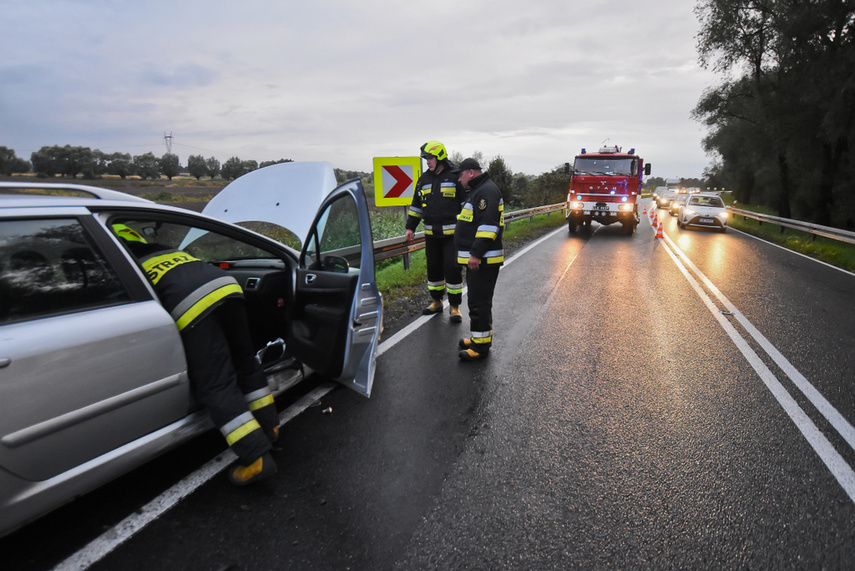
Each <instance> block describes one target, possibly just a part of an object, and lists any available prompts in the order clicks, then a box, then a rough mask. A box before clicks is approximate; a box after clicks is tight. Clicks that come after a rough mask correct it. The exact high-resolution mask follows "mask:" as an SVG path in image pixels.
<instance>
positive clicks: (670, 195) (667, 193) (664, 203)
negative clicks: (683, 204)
mask: <svg viewBox="0 0 855 571" xmlns="http://www.w3.org/2000/svg"><path fill="white" fill-rule="evenodd" d="M659 188H662V189H663V190H662V192H661V193H654V194H653V202H654V203H655V204H656V208H668V207H669V206H671V201H672V200H674V198H676V196H677V193H676V192H675V191H673V190H664V189H665V187H664V186H662V187H659Z"/></svg>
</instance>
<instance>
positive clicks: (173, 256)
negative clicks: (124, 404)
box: [112, 224, 279, 486]
mask: <svg viewBox="0 0 855 571" xmlns="http://www.w3.org/2000/svg"><path fill="white" fill-rule="evenodd" d="M112 227H113V231H114V232H115V233H116V235H117V236H119V237H120V238H122V239H123V240H124V242H125V244H126V245H127V246H128V249H129V250H131V252H132V253H133V254H134V255H135V256H136V257H137V259H138V261H139V262H140V264H141V265H142V267H143V270H144V271H145V274H146V276H147V277H148V279H149V280H150V281H151V283H152V285H153V286H154V290H155V292H156V293H157V295H158V297H159V298H160V301H161V303H162V304H163V307H164V309H166V311H168V312H169V313H170V314H171V315H172V317H173V318H174V319H175V323H176V325H177V326H178V330H179V332H180V334H181V341H182V343H183V345H184V354H185V357H186V359H187V373H188V375H189V377H190V384H191V386H192V387H193V392H194V394H195V396H196V398H197V399H198V400H199V402H201V403H202V404H203V405H204V406H205V408H206V409H207V411H208V414H209V415H210V417H211V420H212V421H213V422H214V424H215V425H216V426H217V428H218V429H219V430H220V433H221V434H222V435H223V436H224V437H225V439H226V442H227V443H228V445H229V446H230V447H231V449H232V450H233V451H234V453H235V454H236V455H237V457H238V466H236V467H235V468H233V469H232V470H230V471H229V480H230V481H231V482H232V483H233V484H235V485H237V486H245V485H247V484H250V483H253V482H256V481H258V480H261V479H264V478H266V477H268V476H272V475H273V474H275V473H276V463H275V462H274V461H273V458H272V457H271V455H270V450H271V448H272V444H273V442H275V441H276V440H277V438H278V437H279V417H278V414H277V412H276V405H275V403H274V401H273V394H272V393H271V391H270V388H269V387H268V385H267V379H266V378H265V375H264V372H263V371H262V370H261V366H260V364H259V363H258V361H257V360H256V359H255V351H254V349H253V346H252V342H251V337H250V330H249V321H248V318H247V313H246V308H245V306H244V297H243V290H242V289H241V287H240V285H239V284H238V282H237V280H235V279H234V278H233V277H231V276H229V275H228V273H227V272H225V271H224V270H221V269H220V268H217V267H215V266H213V265H211V264H208V263H205V262H203V261H201V260H199V259H197V258H194V257H193V256H191V255H190V254H188V253H186V252H182V251H180V250H176V249H174V248H169V247H168V246H164V245H162V244H157V243H149V242H148V241H146V240H145V238H143V237H142V236H141V235H140V234H139V233H138V232H136V231H135V230H133V229H132V228H131V227H130V226H128V225H126V224H113V226H112Z"/></svg>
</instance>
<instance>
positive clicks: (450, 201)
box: [406, 163, 466, 237]
mask: <svg viewBox="0 0 855 571" xmlns="http://www.w3.org/2000/svg"><path fill="white" fill-rule="evenodd" d="M451 170H452V168H451V165H450V164H448V163H446V165H445V168H444V169H443V171H442V172H441V173H439V174H436V173H435V172H434V171H425V172H424V173H422V176H420V177H419V180H418V182H417V183H416V186H415V192H414V193H413V202H412V204H411V205H410V209H409V211H408V213H407V214H408V215H407V224H406V228H407V230H412V231H413V232H415V231H416V228H418V226H419V222H421V221H424V227H425V235H426V236H436V237H439V236H447V237H451V236H452V235H454V225H455V223H456V221H457V213H458V212H460V205H461V203H462V202H463V200H464V198H465V196H466V191H465V190H464V189H463V187H462V186H460V184H459V183H458V182H457V178H458V175H457V173H454V172H451Z"/></svg>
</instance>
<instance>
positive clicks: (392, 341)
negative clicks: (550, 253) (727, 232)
mask: <svg viewBox="0 0 855 571" xmlns="http://www.w3.org/2000/svg"><path fill="white" fill-rule="evenodd" d="M563 230H565V227H564V226H560V227H558V228H556V229H555V230H553V231H552V232H550V233H548V234H545V235H543V236H541V237H540V238H538V239H537V240H535V241H534V242H532V243H531V244H529V245H528V246H526V247H525V248H523V249H522V250H520V251H518V252H517V253H516V254H514V255H513V256H511V257H510V258H508V259H507V260H505V264H504V267H508V266H509V265H511V263H513V262H514V261H515V260H517V259H519V258H520V256H523V255H524V254H526V253H528V251H529V250H531V249H532V248H535V247H537V246H539V245H540V244H541V243H542V242H544V241H546V240H548V239H549V238H551V237H553V236H554V235H555V234H557V233H559V232H561V231H563ZM467 291H469V288H467V287H466V286H464V287H463V296H464V297H465V296H466V292H467ZM442 307H443V309H445V308H446V307H448V300H447V299H446V300H445V301H444V302H443V304H442ZM437 315H439V314H438V313H434V314H432V315H422V316H421V317H419V318H417V319H416V320H415V321H413V322H412V323H410V324H409V325H407V326H406V327H404V328H403V329H401V330H400V331H398V332H397V333H395V334H394V335H392V336H391V337H389V338H388V339H386V340H385V341H383V342H382V343H380V345H379V346H378V347H377V356H378V357H379V356H380V355H382V354H383V353H385V352H386V351H388V350H389V349H391V348H392V347H394V346H395V345H397V344H398V343H399V342H400V341H402V340H404V339H406V338H407V337H408V336H409V335H410V334H411V333H413V332H414V331H416V330H417V329H418V328H419V327H421V326H422V325H424V324H425V323H427V322H428V321H430V320H431V319H433V318H434V317H435V316H437Z"/></svg>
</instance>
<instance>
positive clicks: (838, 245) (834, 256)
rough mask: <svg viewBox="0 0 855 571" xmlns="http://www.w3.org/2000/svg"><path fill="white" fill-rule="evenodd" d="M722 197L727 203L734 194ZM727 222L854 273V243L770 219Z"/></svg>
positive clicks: (737, 218) (738, 218)
mask: <svg viewBox="0 0 855 571" xmlns="http://www.w3.org/2000/svg"><path fill="white" fill-rule="evenodd" d="M722 199H724V202H725V204H728V205H732V204H733V197H732V195H727V194H724V195H722ZM737 206H738V208H740V209H742V210H750V211H752V212H758V213H762V214H769V215H772V216H774V215H776V213H774V212H772V211H771V210H769V209H767V208H761V207H756V206H747V205H744V204H739V205H737ZM728 225H729V226H730V227H731V228H735V229H736V230H740V231H742V232H745V233H746V234H751V235H752V236H757V237H758V238H762V239H763V240H766V241H768V242H772V243H773V244H778V245H779V246H782V247H784V248H787V249H788V250H793V251H794V252H799V253H800V254H804V255H806V256H810V257H811V258H815V259H817V260H820V261H823V262H825V263H827V264H831V265H832V266H837V267H838V268H842V269H844V270H847V271H850V272H855V245H853V244H848V243H846V242H841V241H840V240H833V239H831V238H824V237H822V236H815V235H814V234H810V233H808V232H802V231H800V230H793V229H790V228H784V227H782V226H778V225H777V224H770V223H768V222H764V223H762V224H761V223H760V222H759V221H758V220H754V219H753V218H747V217H744V216H739V215H732V216H731V217H730V220H729V221H728Z"/></svg>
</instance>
